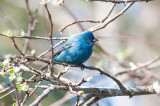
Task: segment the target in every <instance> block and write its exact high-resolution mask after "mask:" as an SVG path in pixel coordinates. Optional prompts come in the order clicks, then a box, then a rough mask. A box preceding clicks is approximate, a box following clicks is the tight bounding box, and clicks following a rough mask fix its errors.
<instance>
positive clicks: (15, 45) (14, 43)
mask: <svg viewBox="0 0 160 106" xmlns="http://www.w3.org/2000/svg"><path fill="white" fill-rule="evenodd" d="M11 40H12V42H13V45H14V47H15V48H16V49H17V51H18V52H19V53H20V54H21V55H22V56H24V53H23V52H22V51H21V50H20V49H19V48H18V46H17V44H16V42H15V40H14V38H13V37H11Z"/></svg>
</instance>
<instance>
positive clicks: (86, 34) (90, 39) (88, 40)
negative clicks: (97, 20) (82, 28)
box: [81, 31, 98, 45]
mask: <svg viewBox="0 0 160 106" xmlns="http://www.w3.org/2000/svg"><path fill="white" fill-rule="evenodd" d="M81 38H82V39H83V40H84V41H85V42H86V43H87V44H89V45H93V44H94V43H95V42H96V41H98V39H96V38H95V37H94V35H93V33H92V32H90V31H86V32H84V33H82V34H81Z"/></svg>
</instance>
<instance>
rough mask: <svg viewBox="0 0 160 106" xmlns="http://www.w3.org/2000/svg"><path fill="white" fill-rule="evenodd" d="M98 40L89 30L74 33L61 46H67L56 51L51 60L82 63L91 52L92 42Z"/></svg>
mask: <svg viewBox="0 0 160 106" xmlns="http://www.w3.org/2000/svg"><path fill="white" fill-rule="evenodd" d="M96 41H98V40H97V39H96V38H94V35H93V33H92V32H90V31H86V32H83V33H81V34H78V35H75V36H74V37H72V38H70V39H69V40H68V41H67V42H65V44H64V46H62V48H67V49H64V50H62V51H61V52H60V53H58V54H57V55H56V56H55V57H54V59H53V61H56V62H61V63H66V64H72V65H82V63H84V62H85V61H86V60H88V58H89V57H90V56H91V54H92V48H93V45H94V43H95V42H96Z"/></svg>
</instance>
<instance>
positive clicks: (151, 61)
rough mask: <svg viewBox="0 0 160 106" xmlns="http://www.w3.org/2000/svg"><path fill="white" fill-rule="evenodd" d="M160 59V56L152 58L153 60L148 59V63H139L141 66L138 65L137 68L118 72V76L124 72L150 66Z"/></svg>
mask: <svg viewBox="0 0 160 106" xmlns="http://www.w3.org/2000/svg"><path fill="white" fill-rule="evenodd" d="M158 60H160V56H158V57H156V58H154V59H152V60H150V61H148V62H146V63H143V64H141V65H139V66H138V67H136V68H133V69H127V70H123V71H121V72H119V73H117V74H116V76H118V75H122V74H125V73H130V72H133V71H136V70H139V69H141V68H146V67H148V66H150V65H151V64H153V63H155V62H157V61H158Z"/></svg>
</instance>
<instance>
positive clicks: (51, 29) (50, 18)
mask: <svg viewBox="0 0 160 106" xmlns="http://www.w3.org/2000/svg"><path fill="white" fill-rule="evenodd" d="M44 6H45V8H46V10H47V14H48V18H49V21H50V33H49V37H50V42H51V59H50V63H51V72H50V74H51V75H52V73H53V60H52V59H53V56H54V52H53V40H52V35H53V22H52V16H51V14H50V12H49V10H48V7H47V4H45V5H44Z"/></svg>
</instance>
